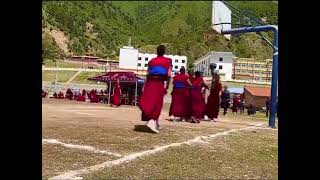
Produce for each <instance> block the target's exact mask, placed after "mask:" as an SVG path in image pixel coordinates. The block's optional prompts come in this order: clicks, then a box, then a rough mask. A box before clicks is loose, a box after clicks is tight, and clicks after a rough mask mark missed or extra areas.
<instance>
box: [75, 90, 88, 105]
mask: <svg viewBox="0 0 320 180" xmlns="http://www.w3.org/2000/svg"><path fill="white" fill-rule="evenodd" d="M86 95H87V92H86V90H85V89H83V90H82V94H81V95H79V96H78V98H77V101H83V102H86Z"/></svg>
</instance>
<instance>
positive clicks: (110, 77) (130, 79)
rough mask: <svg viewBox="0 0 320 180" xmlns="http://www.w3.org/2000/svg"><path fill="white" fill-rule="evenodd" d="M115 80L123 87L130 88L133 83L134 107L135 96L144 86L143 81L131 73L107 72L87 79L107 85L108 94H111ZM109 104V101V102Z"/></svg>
mask: <svg viewBox="0 0 320 180" xmlns="http://www.w3.org/2000/svg"><path fill="white" fill-rule="evenodd" d="M117 79H119V81H120V83H121V84H123V85H124V86H132V85H133V83H134V84H135V105H137V96H138V91H139V90H138V88H139V87H140V89H141V88H142V85H143V84H144V82H145V80H144V79H142V78H140V77H138V76H137V75H136V74H135V73H133V72H122V71H120V72H119V71H118V72H108V73H107V74H104V75H100V76H96V77H91V78H88V80H91V81H100V82H105V83H107V84H109V92H111V86H112V84H114V83H115V82H116V81H117ZM109 100H110V93H109ZM109 103H110V101H109Z"/></svg>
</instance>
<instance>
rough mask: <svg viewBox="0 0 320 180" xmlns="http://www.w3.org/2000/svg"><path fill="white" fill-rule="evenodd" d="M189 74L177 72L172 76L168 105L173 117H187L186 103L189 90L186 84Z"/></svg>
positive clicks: (188, 97)
mask: <svg viewBox="0 0 320 180" xmlns="http://www.w3.org/2000/svg"><path fill="white" fill-rule="evenodd" d="M188 79H189V76H188V75H186V74H177V75H176V76H174V78H173V91H172V100H171V106H170V110H171V112H170V114H171V115H173V116H175V117H181V118H188V116H189V112H188V110H189V109H188V108H189V107H188V105H189V101H190V100H189V99H190V91H189V88H188V87H189V85H188Z"/></svg>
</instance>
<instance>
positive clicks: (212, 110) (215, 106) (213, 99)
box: [205, 82, 222, 119]
mask: <svg viewBox="0 0 320 180" xmlns="http://www.w3.org/2000/svg"><path fill="white" fill-rule="evenodd" d="M221 90H222V85H221V83H220V82H215V85H214V87H213V88H211V91H210V95H209V97H208V103H207V105H206V113H205V114H206V115H207V116H208V118H210V119H214V118H218V114H219V104H220V94H219V93H220V92H221Z"/></svg>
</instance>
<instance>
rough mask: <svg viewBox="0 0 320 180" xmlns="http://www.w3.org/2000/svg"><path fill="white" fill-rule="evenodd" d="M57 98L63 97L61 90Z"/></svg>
mask: <svg viewBox="0 0 320 180" xmlns="http://www.w3.org/2000/svg"><path fill="white" fill-rule="evenodd" d="M58 99H64V94H63V92H62V91H60V92H59V93H58Z"/></svg>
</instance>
